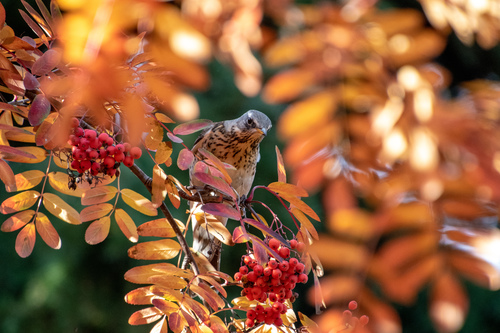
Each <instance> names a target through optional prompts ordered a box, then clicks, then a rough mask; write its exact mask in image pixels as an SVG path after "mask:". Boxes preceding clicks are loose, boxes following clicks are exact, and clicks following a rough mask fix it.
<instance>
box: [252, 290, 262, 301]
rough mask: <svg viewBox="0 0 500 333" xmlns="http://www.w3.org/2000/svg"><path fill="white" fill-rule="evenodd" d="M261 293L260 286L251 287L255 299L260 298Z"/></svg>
mask: <svg viewBox="0 0 500 333" xmlns="http://www.w3.org/2000/svg"><path fill="white" fill-rule="evenodd" d="M261 294H262V289H261V288H260V287H253V288H252V295H253V298H255V299H257V298H260V295H261Z"/></svg>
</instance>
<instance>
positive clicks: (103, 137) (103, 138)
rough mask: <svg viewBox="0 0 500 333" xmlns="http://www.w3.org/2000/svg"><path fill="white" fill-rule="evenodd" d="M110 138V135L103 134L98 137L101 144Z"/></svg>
mask: <svg viewBox="0 0 500 333" xmlns="http://www.w3.org/2000/svg"><path fill="white" fill-rule="evenodd" d="M108 138H109V135H108V133H101V134H99V137H98V139H99V141H101V143H106V142H107V140H108Z"/></svg>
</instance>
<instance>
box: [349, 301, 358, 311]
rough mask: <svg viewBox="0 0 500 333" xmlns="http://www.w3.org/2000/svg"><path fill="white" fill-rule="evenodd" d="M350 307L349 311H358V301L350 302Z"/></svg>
mask: <svg viewBox="0 0 500 333" xmlns="http://www.w3.org/2000/svg"><path fill="white" fill-rule="evenodd" d="M348 307H349V310H353V311H354V310H356V309H357V308H358V302H356V301H350V302H349V306H348Z"/></svg>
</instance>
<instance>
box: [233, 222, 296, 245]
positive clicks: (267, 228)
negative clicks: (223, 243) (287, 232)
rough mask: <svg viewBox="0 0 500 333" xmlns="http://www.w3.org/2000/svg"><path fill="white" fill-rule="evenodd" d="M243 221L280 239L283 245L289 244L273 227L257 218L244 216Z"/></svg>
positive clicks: (265, 233)
mask: <svg viewBox="0 0 500 333" xmlns="http://www.w3.org/2000/svg"><path fill="white" fill-rule="evenodd" d="M242 221H243V222H245V223H246V224H248V225H251V226H252V227H255V228H257V229H259V230H260V231H262V232H263V233H264V235H266V236H267V235H269V236H271V237H273V238H276V239H277V240H279V241H280V243H281V244H283V246H288V242H287V241H286V240H285V239H284V238H283V237H282V236H281V235H280V234H278V233H277V232H276V231H274V230H272V229H271V228H269V227H268V226H266V225H265V224H263V223H261V222H259V221H257V220H254V219H249V218H244V219H243V220H242Z"/></svg>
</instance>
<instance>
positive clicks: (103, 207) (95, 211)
mask: <svg viewBox="0 0 500 333" xmlns="http://www.w3.org/2000/svg"><path fill="white" fill-rule="evenodd" d="M113 207H114V206H113V205H112V204H109V203H102V204H97V205H92V206H89V207H85V208H84V209H82V211H81V212H80V220H81V221H82V222H88V221H93V220H97V219H99V218H101V217H104V216H105V215H108V214H109V213H110V212H111V211H112V210H113Z"/></svg>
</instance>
